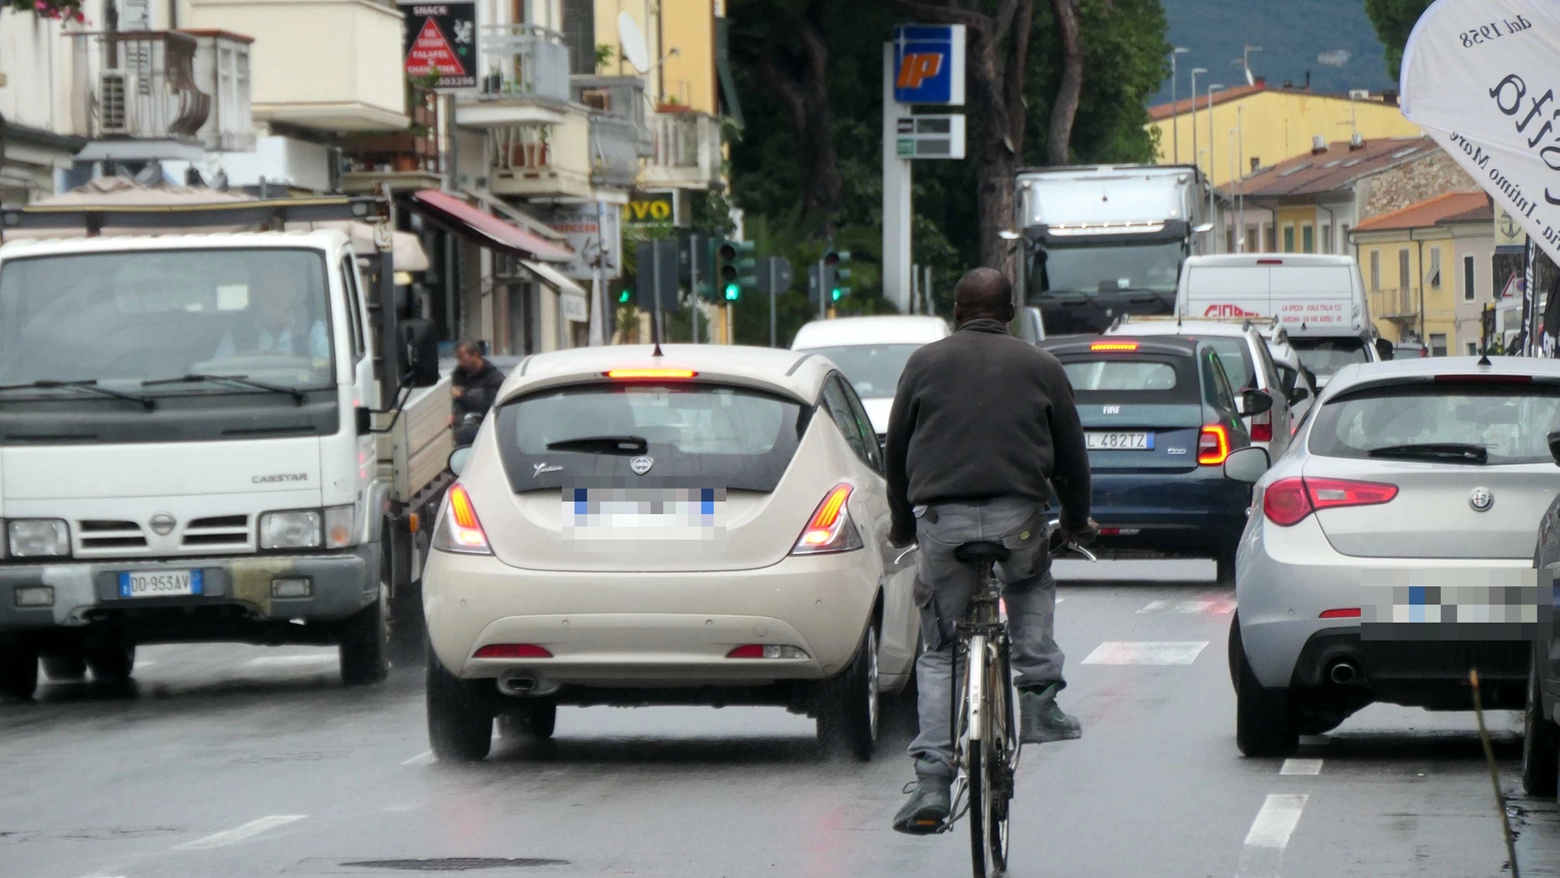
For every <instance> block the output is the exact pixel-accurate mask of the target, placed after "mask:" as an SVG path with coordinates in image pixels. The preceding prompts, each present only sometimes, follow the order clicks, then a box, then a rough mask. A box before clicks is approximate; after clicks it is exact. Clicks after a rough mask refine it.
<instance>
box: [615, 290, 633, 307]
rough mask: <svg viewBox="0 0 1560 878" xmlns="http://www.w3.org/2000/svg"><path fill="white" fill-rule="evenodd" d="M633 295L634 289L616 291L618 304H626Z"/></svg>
mask: <svg viewBox="0 0 1560 878" xmlns="http://www.w3.org/2000/svg"><path fill="white" fill-rule="evenodd" d="M633 297H634V291H633V290H624V291H623V292H621V293H618V304H619V305H627V304H628V300H629V299H632V298H633Z"/></svg>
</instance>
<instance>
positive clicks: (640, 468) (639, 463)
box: [628, 457, 655, 476]
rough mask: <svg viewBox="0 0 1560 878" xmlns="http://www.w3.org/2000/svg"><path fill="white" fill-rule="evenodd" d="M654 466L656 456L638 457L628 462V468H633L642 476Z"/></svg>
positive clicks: (635, 472) (636, 473) (637, 474)
mask: <svg viewBox="0 0 1560 878" xmlns="http://www.w3.org/2000/svg"><path fill="white" fill-rule="evenodd" d="M652 466H655V458H653V457H636V458H634V459H633V460H631V461H629V462H628V468H629V469H631V470H633V471H634V475H636V476H642V475H644V474H645V473H647V472H649V471H650V467H652Z"/></svg>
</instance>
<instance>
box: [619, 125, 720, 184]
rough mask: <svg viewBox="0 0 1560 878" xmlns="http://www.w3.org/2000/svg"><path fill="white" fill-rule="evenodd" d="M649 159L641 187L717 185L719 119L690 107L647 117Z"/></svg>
mask: <svg viewBox="0 0 1560 878" xmlns="http://www.w3.org/2000/svg"><path fill="white" fill-rule="evenodd" d="M650 140H651V145H652V149H651V152H650V160H649V161H647V162H645V166H644V168H643V169H642V170H640V172H639V187H640V188H641V189H717V188H720V186H721V185H722V183H723V181H722V178H721V152H720V120H719V119H716V118H715V117H714V116H710V115H707V114H705V113H697V112H692V111H683V112H660V113H656V114H654V115H653V116H651V117H650Z"/></svg>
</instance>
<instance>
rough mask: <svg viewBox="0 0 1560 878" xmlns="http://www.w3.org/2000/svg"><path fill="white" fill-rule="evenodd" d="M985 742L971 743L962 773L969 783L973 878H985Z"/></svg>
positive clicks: (988, 791)
mask: <svg viewBox="0 0 1560 878" xmlns="http://www.w3.org/2000/svg"><path fill="white" fill-rule="evenodd" d="M985 744H986V742H985V741H971V742H970V752H969V759H968V760H967V762H966V765H965V769H964V773H965V776H967V777H968V778H969V782H970V857H971V859H972V861H973V863H974V866H975V878H986V845H987V838H986V831H985V825H986V815H987V814H988V813H990V812H989V810H988V808H987V804H988V803H987V801H986V800H987V797H988V796H989V795H990V792H991V786H990V784H988V783H987V782H986V774H985V772H986V764H987V763H986V759H985V755H986V754H985V752H984V750H985V749H986V747H985Z"/></svg>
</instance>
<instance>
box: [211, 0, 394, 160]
mask: <svg viewBox="0 0 1560 878" xmlns="http://www.w3.org/2000/svg"><path fill="white" fill-rule="evenodd" d="M190 18H191V22H192V24H193V26H194V27H197V28H221V29H223V30H228V31H235V32H237V33H243V34H249V35H250V36H252V37H254V39H255V43H254V47H253V50H252V52H251V61H252V69H253V79H254V85H253V90H254V95H253V102H254V104H253V106H254V116H255V118H256V119H259V120H261V121H266V122H282V123H286V124H289V125H296V126H298V127H300V128H308V129H312V130H316V131H325V132H341V131H396V130H400V129H403V128H405V127H406V126H407V122H408V121H409V120H408V119H407V115H406V95H405V89H404V87H403V83H404V82H405V79H406V77H405V74H404V73H403V70H402V65H403V61H402V58H401V27H402V17H401V13H400V12H399V11H397V9H396V7H395V5H394V4H393V3H384V2H376V0H190Z"/></svg>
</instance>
